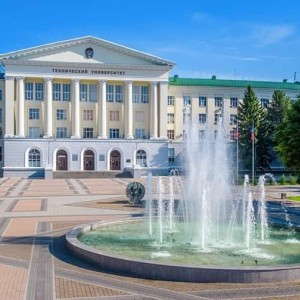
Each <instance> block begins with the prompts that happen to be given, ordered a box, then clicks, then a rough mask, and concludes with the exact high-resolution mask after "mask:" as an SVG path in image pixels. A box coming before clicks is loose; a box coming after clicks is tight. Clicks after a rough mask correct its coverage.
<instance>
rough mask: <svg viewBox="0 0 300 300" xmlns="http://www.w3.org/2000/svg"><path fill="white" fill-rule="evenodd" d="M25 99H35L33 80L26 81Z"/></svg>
mask: <svg viewBox="0 0 300 300" xmlns="http://www.w3.org/2000/svg"><path fill="white" fill-rule="evenodd" d="M25 100H33V82H25Z"/></svg>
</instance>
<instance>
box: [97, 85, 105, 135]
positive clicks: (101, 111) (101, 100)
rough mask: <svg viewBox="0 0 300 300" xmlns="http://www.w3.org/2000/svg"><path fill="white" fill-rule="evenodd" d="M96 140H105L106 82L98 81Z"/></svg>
mask: <svg viewBox="0 0 300 300" xmlns="http://www.w3.org/2000/svg"><path fill="white" fill-rule="evenodd" d="M98 119H99V125H98V126H99V128H98V139H107V134H106V80H99V85H98Z"/></svg>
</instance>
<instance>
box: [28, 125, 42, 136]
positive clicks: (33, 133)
mask: <svg viewBox="0 0 300 300" xmlns="http://www.w3.org/2000/svg"><path fill="white" fill-rule="evenodd" d="M40 134H41V133H40V128H39V127H29V132H28V135H29V137H31V138H39V137H40Z"/></svg>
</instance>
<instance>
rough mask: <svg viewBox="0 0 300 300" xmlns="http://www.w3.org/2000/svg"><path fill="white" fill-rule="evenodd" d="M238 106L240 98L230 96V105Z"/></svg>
mask: <svg viewBox="0 0 300 300" xmlns="http://www.w3.org/2000/svg"><path fill="white" fill-rule="evenodd" d="M237 106H238V98H236V97H231V98H230V107H237Z"/></svg>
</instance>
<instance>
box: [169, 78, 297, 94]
mask: <svg viewBox="0 0 300 300" xmlns="http://www.w3.org/2000/svg"><path fill="white" fill-rule="evenodd" d="M169 85H184V86H215V87H240V88H246V87H247V86H249V85H250V86H251V87H252V88H270V89H277V90H286V89H289V90H298V91H300V82H298V81H296V82H295V83H290V82H286V81H283V82H276V81H254V80H230V79H216V77H215V76H213V77H212V78H211V79H199V78H180V77H178V76H176V75H175V76H174V77H170V78H169Z"/></svg>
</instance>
